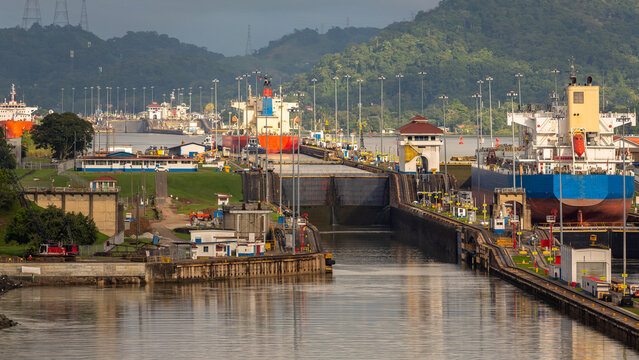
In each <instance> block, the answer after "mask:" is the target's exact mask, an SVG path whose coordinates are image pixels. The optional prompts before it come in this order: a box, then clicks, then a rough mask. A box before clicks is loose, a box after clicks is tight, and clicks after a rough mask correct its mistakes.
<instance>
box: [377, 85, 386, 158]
mask: <svg viewBox="0 0 639 360" xmlns="http://www.w3.org/2000/svg"><path fill="white" fill-rule="evenodd" d="M378 79H379V80H380V90H379V91H380V93H379V98H380V99H379V105H380V110H381V111H380V113H381V123H380V128H379V154H380V160H381V157H382V154H383V153H384V80H385V79H386V78H385V77H384V75H380V76H379V77H378Z"/></svg>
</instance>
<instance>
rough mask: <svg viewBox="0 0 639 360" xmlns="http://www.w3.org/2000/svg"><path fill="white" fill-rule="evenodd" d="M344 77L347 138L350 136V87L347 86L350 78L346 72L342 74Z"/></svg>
mask: <svg viewBox="0 0 639 360" xmlns="http://www.w3.org/2000/svg"><path fill="white" fill-rule="evenodd" d="M344 78H345V79H346V137H347V139H348V138H350V136H351V126H350V115H351V110H350V107H349V106H350V103H349V100H348V93H349V92H350V91H349V90H350V88H349V81H350V79H351V76H350V75H348V74H346V75H344Z"/></svg>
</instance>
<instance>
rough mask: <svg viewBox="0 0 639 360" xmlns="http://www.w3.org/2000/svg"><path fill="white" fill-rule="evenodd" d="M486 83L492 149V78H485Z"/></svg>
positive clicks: (491, 145)
mask: <svg viewBox="0 0 639 360" xmlns="http://www.w3.org/2000/svg"><path fill="white" fill-rule="evenodd" d="M486 81H488V109H489V110H488V118H489V119H490V147H493V146H494V144H493V88H492V82H493V78H492V77H490V76H487V77H486Z"/></svg>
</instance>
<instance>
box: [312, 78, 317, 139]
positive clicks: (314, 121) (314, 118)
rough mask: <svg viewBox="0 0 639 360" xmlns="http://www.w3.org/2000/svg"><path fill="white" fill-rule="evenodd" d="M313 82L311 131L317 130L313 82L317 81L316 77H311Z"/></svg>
mask: <svg viewBox="0 0 639 360" xmlns="http://www.w3.org/2000/svg"><path fill="white" fill-rule="evenodd" d="M311 81H312V82H313V131H317V118H316V117H315V83H317V79H316V78H312V79H311Z"/></svg>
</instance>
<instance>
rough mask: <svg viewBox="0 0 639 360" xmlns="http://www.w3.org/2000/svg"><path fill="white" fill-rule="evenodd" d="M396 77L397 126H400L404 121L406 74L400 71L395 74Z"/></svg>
mask: <svg viewBox="0 0 639 360" xmlns="http://www.w3.org/2000/svg"><path fill="white" fill-rule="evenodd" d="M395 77H396V78H397V94H398V97H397V109H398V110H397V126H398V127H399V125H400V124H401V123H402V78H403V77H404V75H402V74H401V73H400V74H397V75H395Z"/></svg>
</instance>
